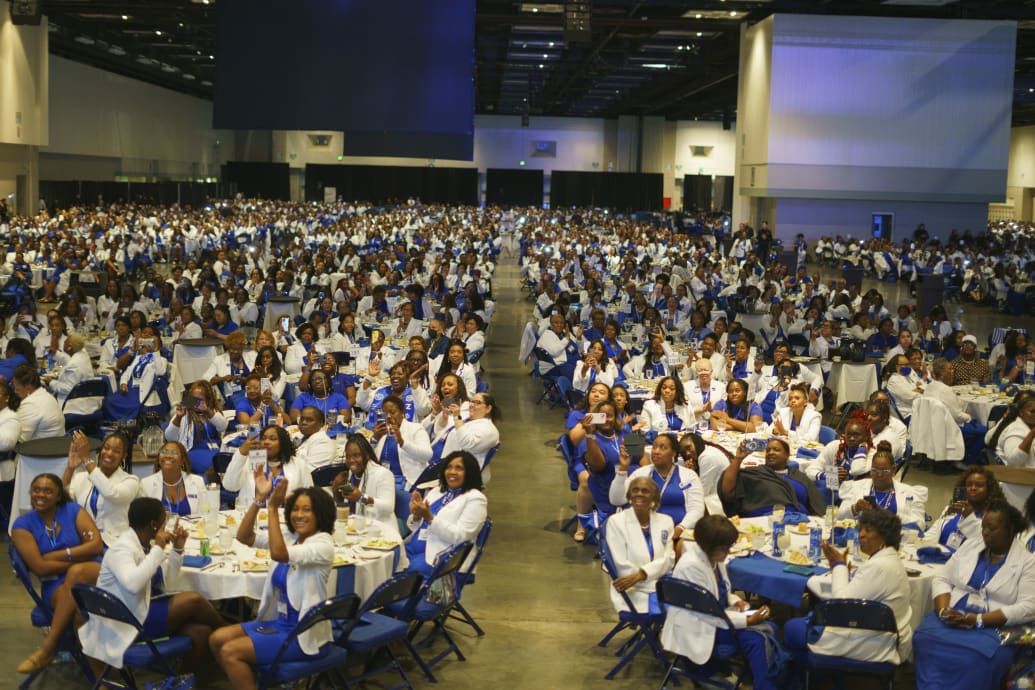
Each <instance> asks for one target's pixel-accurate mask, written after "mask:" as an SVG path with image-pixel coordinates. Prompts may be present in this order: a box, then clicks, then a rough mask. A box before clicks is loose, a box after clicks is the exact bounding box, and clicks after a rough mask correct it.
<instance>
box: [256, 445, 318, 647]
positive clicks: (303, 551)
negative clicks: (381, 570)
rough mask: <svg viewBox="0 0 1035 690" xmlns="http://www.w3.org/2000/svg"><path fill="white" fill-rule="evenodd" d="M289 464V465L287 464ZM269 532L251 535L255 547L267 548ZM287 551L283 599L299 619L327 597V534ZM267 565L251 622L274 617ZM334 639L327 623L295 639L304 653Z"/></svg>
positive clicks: (275, 606) (262, 531) (310, 538)
mask: <svg viewBox="0 0 1035 690" xmlns="http://www.w3.org/2000/svg"><path fill="white" fill-rule="evenodd" d="M288 464H291V463H288ZM269 543H270V542H269V533H268V532H267V531H266V530H259V531H256V533H255V547H256V548H260V549H268V548H269ZM287 550H288V568H289V570H288V576H287V596H288V601H289V602H291V606H292V607H293V608H295V609H296V610H297V611H298V618H299V619H301V618H302V617H303V616H305V614H306V613H307V612H308V611H309V609H311V608H312V607H313V606H315V605H316V604H319V603H320V602H321V601H323V600H324V599H326V598H327V582H328V580H329V579H330V576H331V566H332V565H333V564H334V543H333V542H332V541H331V535H329V534H327V533H326V532H317V533H316V534H314V535H312V536H311V537H309V538H307V539H306V540H305V542H303V543H301V544H290V545H289V546H288V547H287ZM276 565H277V564H276V563H275V562H271V563H270V575H269V577H267V578H266V584H265V585H263V587H262V598H261V599H260V600H259V610H258V613H257V614H256V615H255V620H259V621H270V620H275V619H276V618H277V597H276V596H275V595H274V593H273V568H274V567H276ZM332 639H334V636H333V634H332V632H331V624H330V623H329V622H327V621H323V622H320V623H317V624H316V625H314V626H313V627H312V628H310V629H309V630H306V631H305V632H304V633H302V634H301V635H299V637H298V646H299V647H301V648H302V651H303V652H305V653H306V654H317V653H318V652H319V651H320V648H321V647H322V646H323V645H325V644H327V643H328V642H330V641H331V640H332Z"/></svg>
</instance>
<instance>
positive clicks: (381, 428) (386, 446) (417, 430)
mask: <svg viewBox="0 0 1035 690" xmlns="http://www.w3.org/2000/svg"><path fill="white" fill-rule="evenodd" d="M404 410H405V404H404V403H403V400H402V398H400V397H398V396H395V395H389V396H388V397H387V398H385V399H384V400H383V401H382V402H381V411H382V412H383V413H384V415H383V417H382V418H381V419H379V420H378V421H377V423H376V424H374V444H373V445H374V452H375V454H376V456H377V458H378V462H380V463H381V464H382V465H383V466H385V467H386V468H388V469H389V470H391V471H392V474H393V475H395V482H396V485H397V486H410V485H412V484H413V483H414V482H415V481H417V479H418V478H419V477H420V474H421V472H423V471H424V468H425V467H427V465H428V461H429V460H431V456H432V449H431V439H430V438H428V433H427V432H426V431H424V427H422V426H421V425H420V424H418V423H417V422H411V421H409V420H408V419H406V415H405V412H404Z"/></svg>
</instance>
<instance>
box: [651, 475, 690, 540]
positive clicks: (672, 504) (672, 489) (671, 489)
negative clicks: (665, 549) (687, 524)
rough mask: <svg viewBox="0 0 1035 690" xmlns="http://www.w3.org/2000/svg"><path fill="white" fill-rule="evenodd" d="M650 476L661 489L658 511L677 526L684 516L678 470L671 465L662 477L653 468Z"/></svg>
mask: <svg viewBox="0 0 1035 690" xmlns="http://www.w3.org/2000/svg"><path fill="white" fill-rule="evenodd" d="M650 477H651V479H653V480H654V483H655V484H657V485H658V490H659V491H661V505H660V506H658V512H659V513H664V514H665V515H668V516H669V517H670V518H672V523H673V524H674V525H676V526H677V527H678V526H679V525H680V524H681V523H682V522H683V518H684V517H686V497H685V496H684V495H683V488H682V487H681V486H680V484H679V472H678V470H676V468H675V467H673V468H672V469H671V470H669V473H668V477H667V478H665V477H662V476H661V474H660V473H659V472H658V471H657V470H654V471H652V472H651V473H650Z"/></svg>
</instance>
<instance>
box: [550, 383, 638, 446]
mask: <svg viewBox="0 0 1035 690" xmlns="http://www.w3.org/2000/svg"><path fill="white" fill-rule="evenodd" d="M604 399H606V396H605V398H604ZM611 401H612V402H613V403H614V404H615V415H616V416H617V417H618V420H619V421H621V422H622V433H623V434H628V433H630V432H633V431H641V430H642V429H643V428H644V425H643V422H641V421H640V418H639V416H638V415H637V414H636V413H635V412H633V411H632V405H631V404H630V401H629V389H628V388H626V387H625V385H624V384H621V383H616V384H615V385H613V386H612V387H611ZM598 402H599V401H598ZM570 421H571V418H570V417H569V422H570Z"/></svg>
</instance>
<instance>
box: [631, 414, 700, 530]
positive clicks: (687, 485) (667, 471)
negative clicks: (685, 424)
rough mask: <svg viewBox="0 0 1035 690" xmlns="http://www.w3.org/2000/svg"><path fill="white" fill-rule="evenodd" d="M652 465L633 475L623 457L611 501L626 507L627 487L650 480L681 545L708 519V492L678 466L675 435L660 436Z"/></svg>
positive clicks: (653, 449)
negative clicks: (684, 537) (685, 534)
mask: <svg viewBox="0 0 1035 690" xmlns="http://www.w3.org/2000/svg"><path fill="white" fill-rule="evenodd" d="M650 459H651V464H650V465H646V466H643V467H638V468H636V469H635V470H633V471H632V472H630V471H629V463H627V462H626V460H631V458H629V456H628V455H626V456H624V457H623V456H620V457H619V464H618V469H617V470H615V478H614V481H613V482H611V490H610V499H611V503H613V504H614V505H622V503H623V499H624V498H625V496H626V487H628V486H630V485H631V484H632V482H633V481H634V480H635V479H636V478H637V477H647V478H648V479H650V480H652V481H653V482H654V483H655V484H657V485H658V496H659V502H658V505H657V506H655V508H656V509H657V510H658V512H660V513H664V514H665V515H668V516H669V517H670V518H672V524H674V525H675V532H673V539H674V540H676V541H678V540H679V538H680V536H681V535H682V534H683V532H684V531H686V530H691V529H693V527H694V525H695V524H697V521H698V520H700V519H701V516H702V515H704V492H703V487H702V484H701V478H700V477H698V476H697V473H696V472H695V471H694V470H692V469H690V468H689V467H686V466H684V465H677V464H676V461H677V460H678V459H679V440H678V439H677V438H676V435H675V434H671V433H665V434H658V436H657V438H655V439H654V443H653V445H652V447H651V454H650Z"/></svg>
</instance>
